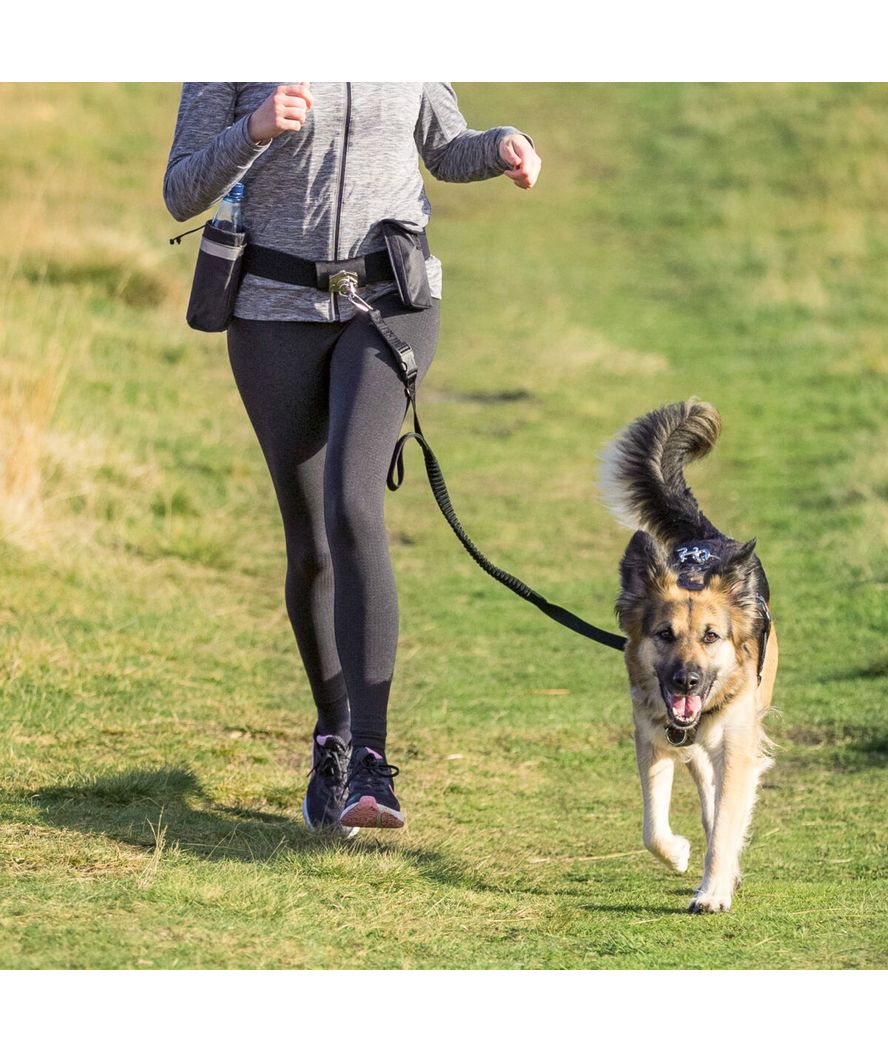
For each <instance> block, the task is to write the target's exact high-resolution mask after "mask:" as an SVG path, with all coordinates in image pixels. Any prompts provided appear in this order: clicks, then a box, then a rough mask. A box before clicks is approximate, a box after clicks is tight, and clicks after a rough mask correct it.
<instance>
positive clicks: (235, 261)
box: [185, 223, 247, 333]
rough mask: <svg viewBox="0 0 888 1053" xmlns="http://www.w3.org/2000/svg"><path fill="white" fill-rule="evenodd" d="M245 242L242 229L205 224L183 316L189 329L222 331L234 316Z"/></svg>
mask: <svg viewBox="0 0 888 1053" xmlns="http://www.w3.org/2000/svg"><path fill="white" fill-rule="evenodd" d="M246 244H247V235H246V234H245V233H244V232H243V231H233V230H220V229H219V228H218V227H214V226H213V224H212V223H207V225H206V226H205V227H204V231H203V235H202V237H201V239H200V252H198V254H197V263H196V264H195V267H194V281H193V282H192V284H191V298H190V299H189V301H188V311H187V313H186V315H185V318H186V320H187V322H188V324H189V325H190V326H191V328H192V329H199V330H201V332H204V333H221V332H222V331H223V330H225V329H227V328H228V326H229V323H230V322H231V319H232V317H233V315H234V301H235V299H236V297H237V290H238V287H239V286H240V279H241V270H242V267H243V262H244V249H245V248H246Z"/></svg>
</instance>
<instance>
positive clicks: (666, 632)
mask: <svg viewBox="0 0 888 1053" xmlns="http://www.w3.org/2000/svg"><path fill="white" fill-rule="evenodd" d="M657 636H659V637H660V639H661V640H664V641H665V642H666V643H672V641H673V640H674V639H675V633H674V632H673V631H672V630H671V629H661V630H660V631H659V632H658V633H657Z"/></svg>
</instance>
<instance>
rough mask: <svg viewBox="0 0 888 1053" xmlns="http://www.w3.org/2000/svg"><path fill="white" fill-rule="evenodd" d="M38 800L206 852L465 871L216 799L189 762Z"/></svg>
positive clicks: (44, 791)
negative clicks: (339, 857) (387, 859)
mask: <svg viewBox="0 0 888 1053" xmlns="http://www.w3.org/2000/svg"><path fill="white" fill-rule="evenodd" d="M23 798H24V799H26V800H27V801H28V802H29V803H31V804H32V805H36V806H37V807H38V808H39V809H40V812H41V814H42V816H43V818H44V820H45V821H46V822H47V823H49V824H51V825H52V826H56V827H60V828H65V829H69V830H77V831H78V832H80V833H84V834H103V835H104V836H106V837H110V838H113V839H114V840H116V841H120V842H123V843H125V844H129V845H132V846H134V847H136V848H142V849H154V848H155V846H156V844H157V838H158V837H159V836H160V835H161V831H162V836H163V843H164V844H165V845H166V846H172V845H177V846H178V848H179V850H180V851H182V852H185V853H188V854H189V855H194V856H198V857H199V858H201V859H205V860H234V861H237V862H242V863H255V862H261V861H264V860H271V859H274V858H277V857H279V856H281V855H286V854H289V853H294V854H298V855H309V854H313V853H323V852H329V851H330V850H339V851H344V852H348V853H349V854H355V855H368V856H372V855H388V854H390V853H392V854H397V855H399V856H400V857H401V858H404V859H406V860H407V861H408V862H410V863H412V864H413V865H414V866H415V867H416V868H417V870H418V871H419V872H420V873H421V874H422V875H423V876H424V877H427V878H429V879H431V880H435V881H440V882H444V883H446V884H458V883H460V881H461V880H464V875H462V874H461V873H458V872H457V871H459V867H458V866H457V865H455V864H454V862H453V861H452V860H450V859H447V858H446V857H444V856H442V855H441V854H440V853H437V852H428V851H421V850H418V849H410V848H402V847H401V846H400V845H399V844H398V843H397V842H395V841H392V842H391V843H387V842H383V841H379V840H366V839H365V838H362V837H360V836H359V837H357V838H354V839H353V840H351V841H344V840H343V839H342V838H340V837H337V836H335V835H326V836H325V835H323V834H316V833H313V832H311V831H309V830H307V829H306V827H305V826H304V825H303V823H302V821H301V819H300V820H299V821H298V822H294V821H293V820H292V819H290V818H288V817H287V816H283V815H276V814H275V813H273V812H263V811H257V810H255V809H249V808H231V807H225V806H222V805H218V804H213V803H212V801H211V800H210V799H209V796H208V795H207V793H206V791H205V790H204V789H203V787H202V786H201V784H200V781H199V780H198V778H197V777H196V776H195V774H194V773H193V772H192V771H189V770H188V769H187V768H158V769H136V770H133V771H128V772H122V773H119V774H114V775H106V776H93V777H89V778H86V779H81V781H73V780H72V781H70V782H66V783H62V784H60V785H57V786H44V787H41V788H40V789H38V790H35V791H33V792H28V791H25V792H23V793H22V794H21V795H20V796H19V795H17V800H18V801H21V800H22V799H23Z"/></svg>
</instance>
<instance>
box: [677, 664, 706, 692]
mask: <svg viewBox="0 0 888 1053" xmlns="http://www.w3.org/2000/svg"><path fill="white" fill-rule="evenodd" d="M702 682H703V676H702V674H701V673H700V670H699V669H695V668H694V667H693V666H684V667H683V668H681V669H676V671H675V672H674V673H673V674H672V684H673V686H674V687H675V689H676V690H677V691H680V692H681V694H683V695H692V694H694V692H695V691H696V690H697V688H698V687H699V686H700V684H701V683H702Z"/></svg>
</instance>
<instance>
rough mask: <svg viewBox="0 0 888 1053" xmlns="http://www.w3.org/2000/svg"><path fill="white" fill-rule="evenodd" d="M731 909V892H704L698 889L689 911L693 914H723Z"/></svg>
mask: <svg viewBox="0 0 888 1053" xmlns="http://www.w3.org/2000/svg"><path fill="white" fill-rule="evenodd" d="M730 909H731V895H730V893H729V892H721V893H719V892H704V891H703V890H702V889H698V890H697V892H696V893H695V894H694V898H693V899H692V900H691V905H690V906H689V907H688V911H689V912H690V913H691V914H723V913H724V912H725V911H727V910H730Z"/></svg>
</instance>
